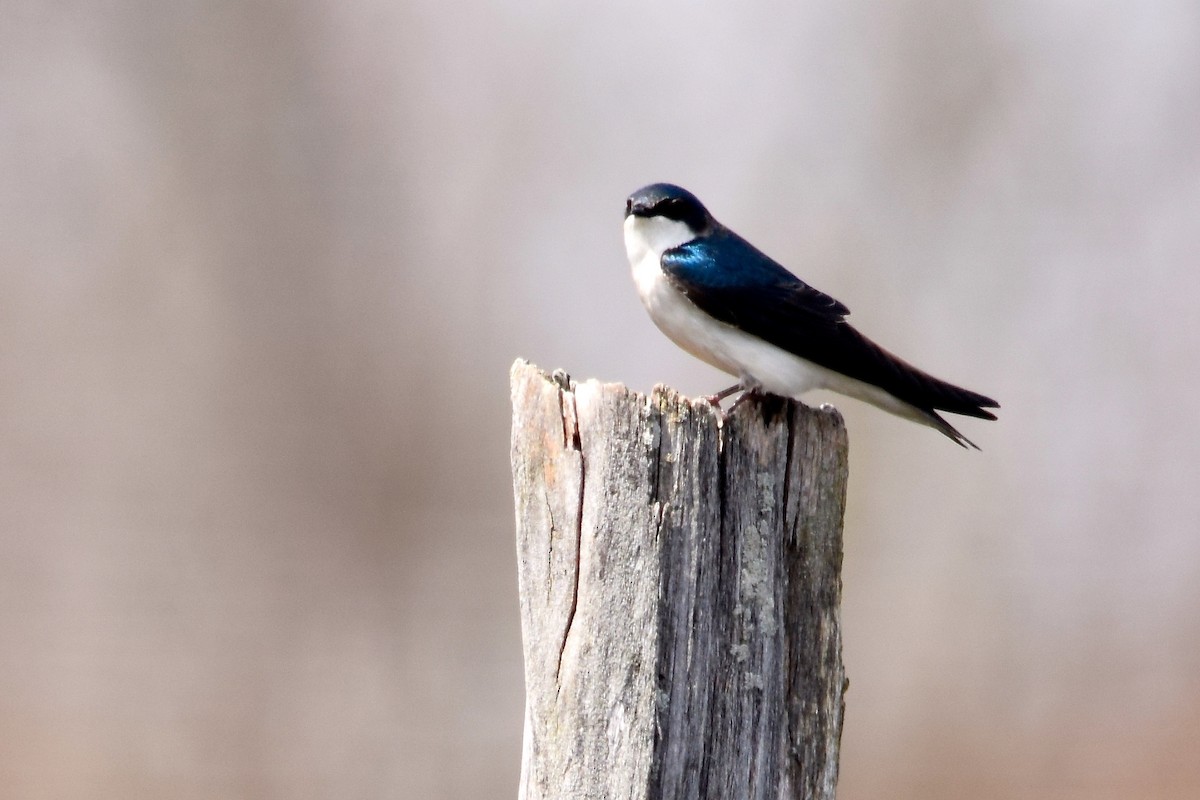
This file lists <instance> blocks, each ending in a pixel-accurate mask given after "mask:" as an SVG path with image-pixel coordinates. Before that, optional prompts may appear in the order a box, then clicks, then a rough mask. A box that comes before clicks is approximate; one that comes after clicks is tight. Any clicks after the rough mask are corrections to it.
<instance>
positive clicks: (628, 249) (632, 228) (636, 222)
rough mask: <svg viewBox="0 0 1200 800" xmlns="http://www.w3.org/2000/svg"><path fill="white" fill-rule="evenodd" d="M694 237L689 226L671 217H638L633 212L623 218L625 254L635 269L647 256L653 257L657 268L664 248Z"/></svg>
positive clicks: (683, 242) (677, 244) (676, 245)
mask: <svg viewBox="0 0 1200 800" xmlns="http://www.w3.org/2000/svg"><path fill="white" fill-rule="evenodd" d="M695 238H696V235H695V234H694V233H692V229H691V228H689V227H688V226H687V225H686V224H684V223H682V222H676V221H675V220H673V219H667V218H666V217H638V216H635V215H633V214H630V215H629V216H628V217H626V218H625V255H627V256H628V257H629V263H630V264H631V265H632V266H633V268H634V269H635V270H636V269H637V266H638V263H639V262H641V261H642V260H643V259H644V258H646V257H647V256H650V257H652V258H653V260H654V266H655V269H657V268H658V260H659V259H660V258H662V254H663V251H664V250H670V249H671V248H672V247H679V245H681V244H686V243H687V242H690V241H691V240H692V239H695Z"/></svg>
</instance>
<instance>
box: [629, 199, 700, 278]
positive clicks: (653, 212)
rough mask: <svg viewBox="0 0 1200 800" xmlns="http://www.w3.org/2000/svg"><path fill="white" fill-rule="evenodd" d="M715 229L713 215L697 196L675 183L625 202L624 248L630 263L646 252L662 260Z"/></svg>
mask: <svg viewBox="0 0 1200 800" xmlns="http://www.w3.org/2000/svg"><path fill="white" fill-rule="evenodd" d="M712 225H713V218H712V215H711V214H709V213H708V209H707V208H705V207H704V204H703V203H701V202H700V201H699V200H698V199H697V198H696V195H694V194H692V193H691V192H689V191H688V190H687V189H684V188H682V187H679V186H676V185H675V184H672V183H652V184H650V185H649V186H643V187H642V188H641V189H638V190H637V191H636V192H634V193H633V194H631V195H629V199H627V200H626V201H625V246H626V249H627V250H628V251H629V256H630V260H631V261H634V260H636V259H635V258H634V256H635V253H640V252H645V251H650V252H653V253H656V254H658V255H660V256H661V254H662V252H663V251H664V250H670V249H671V248H673V247H678V246H680V245H682V244H687V243H688V242H690V241H692V240H693V239H695V238H696V237H698V236H703V235H704V234H705V233H707V232H708V230H709V229H710V228H711V227H712Z"/></svg>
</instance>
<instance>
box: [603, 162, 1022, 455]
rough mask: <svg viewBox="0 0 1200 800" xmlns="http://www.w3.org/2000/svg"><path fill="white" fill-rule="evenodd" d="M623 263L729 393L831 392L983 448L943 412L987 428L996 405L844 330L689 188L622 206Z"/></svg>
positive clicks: (825, 304)
mask: <svg viewBox="0 0 1200 800" xmlns="http://www.w3.org/2000/svg"><path fill="white" fill-rule="evenodd" d="M625 252H626V255H628V256H629V264H630V266H631V267H632V268H633V279H634V281H635V282H636V283H637V289H638V294H639V295H641V298H642V303H643V305H645V306H646V310H647V311H648V312H650V318H651V319H653V320H654V324H655V325H657V326H658V328H659V330H661V331H662V332H663V333H665V334H666V335H667V336H668V337H669V338H670V339H671V340H672V341H673V342H675V344H677V345H679V346H680V347H682V348H683V349H684V350H686V351H687V352H689V353H691V354H692V355H694V356H696V357H697V358H699V359H701V360H703V361H706V362H707V363H709V364H712V365H713V366H714V367H716V368H717V369H720V370H723V371H724V372H727V373H729V374H730V375H733V376H735V377H736V378H737V379H738V381H739V382H738V383H737V384H736V385H734V386H731V387H730V388H728V389H726V390H725V391H723V392H719V393H718V394H716V395H713V396H712V397H710V398H709V400H710V401H712V402H714V403H717V402H719V401H720V400H721V399H723V398H725V397H728V396H729V395H731V394H733V393H734V392H736V391H739V390H742V391H744V392H747V393H753V392H758V391H763V392H769V393H771V394H776V395H781V396H783V397H796V398H798V397H799V396H800V395H802V394H804V393H805V392H807V391H809V390H811V389H830V390H832V391H835V392H839V393H840V394H844V395H848V396H850V397H854V398H857V399H859V400H865V401H866V402H868V403H871V404H872V405H875V406H878V407H879V408H882V409H884V410H885V411H890V412H891V413H893V414H896V415H898V416H900V417H904V418H905V419H910V420H913V421H914V422H919V423H922V424H924V425H928V426H930V427H931V428H935V429H937V430H939V431H941V432H942V433H944V434H946V436H949V437H950V438H951V439H953V440H954V441H955V442H957V443H958V444H960V445H962V446H963V447H966V446H968V445H970V446H971V447H974V448H975V449H976V450H978V449H979V448H978V447H977V446H976V445H975V443H974V442H972V441H970V440H969V439H967V438H966V437H965V436H963V435H962V434H961V433H959V432H958V431H957V430H955V429H954V427H953V426H952V425H951V424H950V423H949V422H947V421H946V420H945V419H944V418H943V417H942V416H941V415H940V414H938V412H939V411H945V412H949V413H952V414H964V415H966V416H969V417H979V418H981V419H995V418H996V415H995V414H993V413H991V412H990V411H987V410H986V409H989V408H999V407H1000V404H999V403H997V402H996V401H995V400H992V399H991V398H990V397H985V396H983V395H981V394H976V393H975V392H971V391H968V390H966V389H961V388H959V387H957V386H954V385H952V384H949V383H946V382H945V381H941V380H938V379H937V378H935V377H933V376H932V375H929V374H927V373H924V372H922V371H921V370H919V369H917V368H916V367H914V366H912V365H911V364H908V363H906V362H905V361H902V360H901V359H899V358H897V357H896V356H894V355H892V354H891V353H889V352H887V351H886V350H884V349H883V348H882V347H880V346H879V345H877V344H875V343H874V342H872V341H871V340H870V339H868V338H867V337H865V336H863V335H862V334H861V333H859V332H858V331H856V330H855V329H854V328H853V327H851V326H850V323H848V322H847V321H846V315H848V314H849V313H850V310H849V309H848V308H846V307H845V306H844V305H842V304H841V303H839V302H838V301H837V300H834V299H833V298H832V297H830V296H829V295H826V294H823V293H822V292H819V291H817V290H816V289H814V288H812V287H811V286H809V285H808V284H807V283H805V282H804V281H802V280H800V279H799V278H797V277H796V276H795V275H793V274H792V273H790V272H788V271H787V270H786V269H784V268H783V267H782V266H780V265H779V264H777V263H776V262H775V261H772V260H771V259H770V258H769V257H767V256H766V255H764V254H763V253H762V252H760V251H759V250H758V249H756V248H755V247H754V246H753V245H751V244H750V243H749V242H747V241H746V240H745V239H743V238H742V237H740V236H738V235H737V234H736V233H734V232H733V231H731V230H729V228H726V227H725V226H724V225H722V224H721V223H719V222H717V221H716V220H715V219H713V216H712V214H710V213H708V209H706V208H705V207H704V205H703V204H702V203H701V202H700V201H699V200H698V199H696V196H695V195H693V194H692V193H691V192H689V191H687V190H686V189H682V188H680V187H678V186H674V185H672V184H669V183H655V184H652V185H650V186H646V187H644V188H642V189H638V190H637V191H636V192H634V193H633V194H632V195H630V196H629V199H628V200H627V201H626V202H625Z"/></svg>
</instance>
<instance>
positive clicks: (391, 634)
mask: <svg viewBox="0 0 1200 800" xmlns="http://www.w3.org/2000/svg"><path fill="white" fill-rule="evenodd" d="M659 180H669V181H674V182H677V183H681V184H683V185H685V186H687V187H688V188H690V189H692V190H693V191H695V192H696V193H697V194H698V195H699V196H700V197H701V198H702V199H703V200H704V201H705V202H706V203H707V204H708V206H709V208H710V209H711V210H712V211H713V212H714V214H715V215H716V216H717V217H718V218H719V219H721V220H722V221H724V222H726V223H727V224H729V225H730V226H731V227H733V228H735V229H736V230H738V231H739V232H741V233H742V234H744V235H746V236H747V238H749V239H750V240H751V241H753V242H755V243H756V244H757V245H759V246H760V247H761V248H762V249H764V250H765V251H766V252H767V253H769V254H771V255H773V256H774V257H776V258H777V259H778V260H780V261H781V262H782V263H784V264H786V265H788V266H789V267H791V268H792V269H793V270H795V271H796V272H798V273H799V274H800V275H802V276H803V277H804V278H805V279H807V280H808V281H810V282H811V283H813V284H814V285H815V286H817V287H819V288H821V289H822V290H824V291H826V292H828V293H830V294H832V295H833V296H835V297H837V298H838V299H840V300H842V301H843V302H844V303H846V304H847V305H848V306H849V307H850V308H851V309H852V310H853V312H854V314H853V317H852V320H853V321H854V322H856V324H857V325H858V327H859V328H860V329H861V330H863V331H864V332H865V333H866V334H867V335H869V336H871V337H873V338H875V339H877V340H879V341H880V342H881V343H883V344H884V345H885V346H887V347H888V348H889V349H892V350H894V351H896V352H897V353H899V354H901V355H902V356H905V357H907V358H909V359H911V360H913V361H915V362H917V363H918V364H920V365H921V366H922V367H925V368H927V369H928V370H930V371H932V372H934V373H935V374H937V375H939V376H941V377H944V378H946V379H948V380H951V381H954V382H957V383H961V384H963V385H965V386H967V387H970V388H972V389H976V390H978V391H981V392H984V393H986V394H989V395H992V396H994V397H996V398H997V399H999V400H1000V402H1001V403H1002V404H1003V408H1002V409H1001V414H1000V417H1001V418H1000V421H999V422H998V423H983V422H977V421H970V420H966V421H963V422H962V425H961V427H962V430H963V432H964V433H965V434H966V435H967V436H969V437H971V438H972V439H974V440H975V441H977V442H978V443H979V444H980V445H981V446H982V448H983V452H982V453H974V452H967V451H963V450H960V449H959V448H957V447H955V446H954V445H953V444H952V443H950V442H949V441H948V440H946V439H944V438H943V437H941V436H939V435H937V434H936V433H934V432H932V431H930V430H928V429H925V428H921V427H919V426H916V425H913V424H911V423H907V422H903V421H900V420H897V419H894V418H891V417H889V416H887V415H885V414H883V413H881V412H878V411H876V410H874V409H870V408H867V407H864V406H862V405H860V404H857V403H855V402H853V401H847V400H835V402H836V403H837V404H838V405H839V407H840V408H841V409H842V410H843V412H844V414H845V416H846V419H847V423H848V426H849V429H850V439H851V487H850V497H849V511H848V516H847V520H846V531H845V536H846V557H845V572H844V579H845V606H844V625H845V658H846V662H847V669H848V672H849V675H850V681H851V684H850V691H849V694H848V696H847V717H846V727H845V736H844V739H843V745H844V751H843V758H842V769H841V784H840V797H842V798H844V799H845V800H861V799H862V798H875V797H890V798H924V799H928V798H946V799H947V800H950V799H951V798H953V799H954V800H959V799H960V798H964V797H970V798H984V799H985V800H986V799H987V798H1008V797H1021V798H1027V797H1037V798H1064V799H1066V798H1072V799H1073V798H1080V799H1081V800H1082V799H1083V798H1088V800H1095V799H1096V798H1101V799H1103V798H1131V797H1134V798H1195V797H1197V796H1200V758H1198V757H1197V755H1198V754H1200V415H1198V414H1197V413H1196V408H1195V401H1194V396H1195V394H1196V392H1197V390H1200V314H1197V313H1196V310H1195V309H1196V304H1197V301H1198V300H1200V7H1198V6H1197V4H1196V3H1195V2H1192V0H1176V1H1174V2H1173V1H1172V0H1140V1H1139V2H1132V1H1131V0H1126V1H1125V2H1113V3H1105V4H1089V3H1078V2H1067V1H1066V0H1051V1H1050V2H1032V1H1031V0H1018V2H999V0H993V1H992V2H983V1H982V0H970V1H968V2H963V1H962V0H912V1H906V2H860V1H858V0H820V1H819V2H809V3H804V4H798V3H787V2H769V3H753V4H737V5H736V6H735V5H734V4H725V7H717V5H716V4H710V5H709V6H707V7H702V6H701V5H700V4H696V3H686V2H671V3H662V4H649V3H629V2H616V3H608V4H593V5H589V6H578V7H573V6H572V5H570V4H563V3H552V2H538V1H537V0H532V1H527V2H520V3H517V2H509V3H485V2H470V1H468V2H465V3H457V4H445V3H435V2H429V1H428V0H412V1H411V2H399V3H397V2H383V0H341V1H340V2H333V0H301V2H289V3H283V2H276V3H251V2H236V1H235V0H224V1H218V2H204V3H201V2H186V1H185V0H174V1H173V2H161V0H154V1H153V2H149V1H148V0H141V1H140V2H139V1H138V0H133V1H132V2H124V3H108V2H102V3H83V2H65V1H64V2H49V3H48V2H44V0H39V1H35V0H7V2H6V3H5V4H4V9H3V11H0V742H2V743H3V744H2V745H0V786H2V788H0V794H2V795H3V797H5V798H18V799H21V800H23V799H24V798H60V797H72V798H142V797H144V798H164V797H170V798H213V797H229V798H234V797H238V798H289V799H290V798H335V797H336V798H341V797H354V798H376V797H378V798H384V797H388V798H396V797H400V798H481V797H512V796H514V795H515V792H516V786H517V777H518V769H519V761H520V742H521V725H522V703H523V684H522V670H521V644H520V629H519V624H518V615H517V594H516V577H515V576H516V558H515V551H514V545H513V522H512V504H511V497H510V491H511V488H510V482H509V480H510V479H509V471H508V469H509V467H508V426H509V398H508V385H507V376H508V368H509V365H510V364H511V363H512V361H513V359H514V358H516V357H518V356H520V357H524V358H528V359H530V360H532V361H535V362H536V363H538V364H540V365H542V366H544V367H547V368H555V367H562V368H565V369H567V370H568V371H570V372H571V373H572V374H573V375H574V376H575V377H576V378H577V379H579V380H583V379H586V378H589V377H597V378H600V379H603V380H608V381H623V382H626V383H628V384H630V385H631V386H633V387H634V388H637V389H639V390H643V391H647V390H649V389H650V388H651V387H652V386H653V384H654V383H656V382H666V383H670V384H672V385H674V386H676V387H677V388H679V389H681V390H682V391H684V392H687V393H690V394H701V393H707V392H712V391H715V390H716V389H718V388H721V387H723V386H725V385H726V383H727V381H726V379H725V378H724V376H721V375H719V374H718V373H716V372H715V371H713V370H711V369H710V368H708V367H706V366H704V365H702V364H700V363H699V362H696V361H694V360H693V359H691V358H690V357H688V356H686V355H685V354H684V353H682V352H681V351H679V350H677V349H676V348H675V347H674V346H673V345H672V344H670V343H669V342H668V341H667V340H666V339H665V338H664V337H662V336H661V335H660V334H659V333H658V332H657V331H656V330H655V329H654V328H653V326H652V325H651V323H650V322H649V320H648V318H647V317H646V315H645V313H644V312H643V310H642V308H641V307H640V305H639V303H638V300H637V297H636V295H635V292H634V289H633V285H632V282H631V280H630V278H629V274H628V266H627V264H626V261H625V256H624V251H623V245H622V241H621V230H620V223H621V217H622V212H623V204H624V198H625V196H626V195H627V194H629V193H630V192H631V191H633V190H634V189H636V188H638V187H639V186H641V185H643V184H646V183H650V182H652V181H659ZM813 399H814V400H817V401H820V400H831V399H833V398H831V397H819V396H818V397H815V398H813Z"/></svg>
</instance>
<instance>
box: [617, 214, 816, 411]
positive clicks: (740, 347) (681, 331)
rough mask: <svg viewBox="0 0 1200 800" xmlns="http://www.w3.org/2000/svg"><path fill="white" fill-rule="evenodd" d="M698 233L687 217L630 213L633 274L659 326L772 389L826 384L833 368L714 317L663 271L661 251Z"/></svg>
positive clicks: (794, 391) (699, 353) (784, 391)
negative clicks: (683, 291) (688, 296)
mask: <svg viewBox="0 0 1200 800" xmlns="http://www.w3.org/2000/svg"><path fill="white" fill-rule="evenodd" d="M693 238H694V235H693V234H692V232H691V230H690V229H689V228H688V227H687V225H685V224H683V223H682V222H675V221H674V220H669V219H665V218H663V217H637V216H632V215H631V216H628V217H626V218H625V253H626V255H627V256H628V257H629V264H630V266H631V267H632V269H633V280H634V283H635V284H637V290H638V295H639V296H640V297H641V299H642V305H644V306H645V307H646V311H648V312H649V314H650V318H651V319H652V320H654V324H655V325H657V326H658V328H659V330H661V331H662V332H663V333H665V334H666V335H667V337H668V338H670V339H671V341H673V342H675V344H677V345H679V346H680V347H682V348H683V349H684V350H686V351H687V352H689V353H691V354H692V355H694V356H696V357H697V358H699V359H701V360H702V361H705V362H707V363H709V364H712V365H713V366H714V367H716V368H717V369H720V370H722V371H723V372H727V373H729V374H730V375H733V376H735V377H737V378H738V379H739V380H741V381H743V382H749V383H754V384H759V385H761V386H762V387H763V388H764V389H766V390H767V391H768V392H772V393H773V394H779V395H783V396H786V397H797V396H799V395H800V394H802V393H804V392H806V391H808V390H809V389H814V388H817V387H819V386H822V385H825V381H824V380H823V378H824V373H826V372H828V370H825V369H823V368H822V367H818V366H816V365H814V364H811V363H810V362H808V361H805V360H804V359H801V358H797V357H796V356H794V355H792V354H791V353H789V352H787V351H786V350H782V349H780V348H778V347H775V346H774V345H772V344H769V343H767V342H765V341H763V340H762V339H759V338H758V337H757V336H751V335H750V334H747V333H744V332H743V331H741V330H739V329H737V328H735V327H733V326H732V325H727V324H725V323H723V322H720V321H718V320H716V319H714V318H712V317H711V316H709V315H708V314H706V313H704V312H703V311H701V310H700V309H699V308H698V307H697V306H696V305H695V304H693V303H692V301H690V300H688V299H687V298H686V297H684V296H683V294H681V293H680V292H679V291H678V290H677V289H675V287H674V286H672V285H671V283H670V281H668V280H667V277H666V276H665V275H664V274H663V271H662V260H661V259H662V254H663V252H664V251H665V250H669V249H671V248H672V247H678V246H679V245H682V244H685V243H687V242H689V241H691V240H692V239H693Z"/></svg>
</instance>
